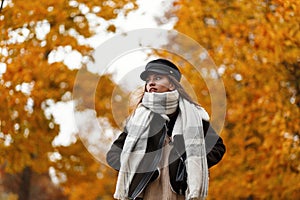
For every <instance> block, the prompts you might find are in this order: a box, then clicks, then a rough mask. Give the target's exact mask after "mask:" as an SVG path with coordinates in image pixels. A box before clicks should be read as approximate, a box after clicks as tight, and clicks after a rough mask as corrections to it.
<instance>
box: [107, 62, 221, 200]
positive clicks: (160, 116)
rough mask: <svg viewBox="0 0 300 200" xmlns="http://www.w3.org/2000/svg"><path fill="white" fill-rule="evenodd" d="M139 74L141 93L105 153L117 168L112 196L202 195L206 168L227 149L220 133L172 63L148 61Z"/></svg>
mask: <svg viewBox="0 0 300 200" xmlns="http://www.w3.org/2000/svg"><path fill="white" fill-rule="evenodd" d="M140 77H141V79H142V80H144V81H145V91H144V94H143V96H142V99H141V100H140V103H139V105H138V106H137V108H136V110H135V111H134V112H133V114H132V115H131V116H130V117H129V119H128V121H127V123H126V126H125V129H124V132H123V133H121V134H120V136H119V137H118V138H117V139H116V140H115V141H114V143H113V145H112V147H111V149H110V150H109V152H108V153H107V162H108V164H109V165H110V166H111V167H113V168H114V169H116V170H118V171H119V174H118V179H117V184H116V191H115V194H114V198H116V199H144V200H152V199H153V200H156V199H163V200H164V199H170V200H177V199H178V200H184V199H188V200H190V199H205V198H206V196H207V191H208V168H210V167H211V166H213V165H215V164H217V163H218V162H219V161H220V160H221V159H222V157H223V155H224V153H225V146H224V144H223V141H222V139H221V138H220V137H219V136H218V135H217V134H216V133H215V131H214V130H213V129H212V128H211V127H210V124H209V116H208V114H207V113H206V111H205V110H204V109H203V108H202V107H200V106H199V105H198V104H197V103H195V102H193V101H192V99H191V98H190V96H189V95H188V94H187V93H186V92H185V90H184V89H183V87H182V86H181V84H180V83H179V82H180V79H181V73H180V71H179V69H178V68H177V67H176V65H175V64H173V63H172V62H170V61H168V60H165V59H157V60H153V61H150V62H149V63H148V64H147V65H146V67H145V71H144V72H142V73H141V75H140Z"/></svg>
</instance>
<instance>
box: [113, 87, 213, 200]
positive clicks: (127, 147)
mask: <svg viewBox="0 0 300 200" xmlns="http://www.w3.org/2000/svg"><path fill="white" fill-rule="evenodd" d="M178 105H179V114H178V117H177V119H176V122H175V125H174V128H173V133H172V136H173V137H174V136H175V135H183V138H184V143H185V148H186V155H187V159H186V161H185V164H186V169H187V174H188V177H187V183H188V189H187V191H186V195H185V198H186V199H191V198H198V199H205V198H206V196H207V192H208V166H207V161H206V151H205V140H204V132H203V125H202V119H204V120H209V116H208V114H207V113H206V111H205V110H204V109H203V108H202V107H199V106H196V105H194V104H192V103H190V102H188V101H187V100H185V99H183V98H181V97H179V93H178V91H177V90H174V91H171V92H164V93H148V92H145V94H144V97H143V99H142V103H141V104H140V105H139V106H138V107H137V109H136V110H135V112H134V114H133V115H132V116H131V117H130V118H129V120H128V121H127V124H126V129H127V131H128V135H127V137H126V140H125V143H124V146H123V150H122V153H121V160H120V162H121V168H120V171H119V174H118V179H117V184H116V191H115V194H114V198H116V199H121V200H125V199H127V198H128V192H129V186H130V183H131V181H132V179H133V176H134V174H135V173H136V172H137V168H138V165H139V164H140V162H141V160H142V159H143V158H144V156H145V154H146V147H147V138H148V137H149V127H150V123H151V120H152V119H153V115H154V113H158V114H160V115H161V116H162V117H163V118H164V119H165V120H167V121H169V118H168V116H167V115H168V114H171V113H174V112H175V111H176V109H177V107H178ZM190 174H191V175H190Z"/></svg>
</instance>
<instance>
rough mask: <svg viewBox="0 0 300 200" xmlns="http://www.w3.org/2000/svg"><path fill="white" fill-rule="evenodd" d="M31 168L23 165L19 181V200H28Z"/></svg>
mask: <svg viewBox="0 0 300 200" xmlns="http://www.w3.org/2000/svg"><path fill="white" fill-rule="evenodd" d="M31 174H32V170H31V168H30V167H25V168H24V169H23V172H22V174H21V183H20V188H19V193H18V195H19V200H29V195H30V179H31Z"/></svg>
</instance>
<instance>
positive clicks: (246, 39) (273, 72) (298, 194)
mask: <svg viewBox="0 0 300 200" xmlns="http://www.w3.org/2000/svg"><path fill="white" fill-rule="evenodd" d="M174 8H176V9H175V12H174V14H175V15H177V16H178V22H177V24H176V25H175V29H176V30H178V31H179V32H181V33H184V34H186V35H188V36H190V37H191V38H193V39H194V40H196V41H197V42H198V43H199V44H201V45H202V46H203V47H204V48H205V49H207V50H208V52H209V54H210V56H211V57H212V58H213V60H214V61H215V63H216V65H217V67H218V69H217V72H218V75H219V76H220V77H221V78H222V80H223V81H224V84H225V87H226V93H227V113H226V124H225V127H224V129H223V131H222V134H221V135H222V137H223V138H224V141H225V143H226V146H227V148H228V151H227V153H226V155H225V158H224V160H223V161H222V162H221V163H220V164H219V165H218V166H217V167H215V168H213V170H212V173H211V179H210V180H211V181H210V182H211V184H210V194H209V199H299V198H300V183H299V180H300V165H299V160H300V145H299V136H300V132H299V130H300V110H299V107H300V87H299V86H300V70H299V69H300V68H299V67H300V57H299V55H300V43H299V42H300V26H299V21H300V2H299V1H298V0H268V1H263V0H262V1H245V0H230V1H228V0H189V1H186V0H179V1H176V2H175V3H174ZM192 56H199V55H192ZM185 73H186V74H187V76H188V77H190V75H191V77H192V76H193V74H192V73H189V72H188V71H186V72H185ZM198 85H199V84H198ZM195 87H196V88H197V87H198V88H199V87H200V88H201V87H203V86H201V84H200V86H197V85H195ZM197 91H201V90H197ZM197 95H198V96H201V94H200V93H199V94H197ZM208 97H209V95H208ZM206 98H207V97H206ZM202 102H203V103H204V107H209V104H206V103H208V102H209V101H207V100H204V101H202Z"/></svg>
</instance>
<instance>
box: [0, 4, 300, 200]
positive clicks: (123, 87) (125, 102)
mask: <svg viewBox="0 0 300 200" xmlns="http://www.w3.org/2000/svg"><path fill="white" fill-rule="evenodd" d="M0 4H1V8H2V10H1V11H0V32H1V33H0V113H1V114H0V200H17V199H19V200H54V199H62V200H82V199H84V200H110V199H113V198H112V195H113V192H114V189H115V188H114V187H115V182H116V176H117V174H116V172H115V171H114V170H112V169H111V168H109V167H108V166H107V165H106V164H105V161H104V160H105V155H104V152H105V150H106V148H107V146H109V145H110V144H111V142H112V140H113V139H114V138H115V137H116V136H117V135H118V134H119V133H120V132H121V131H122V122H123V120H124V119H125V118H126V116H128V113H129V112H130V109H131V106H132V105H134V103H135V102H130V100H129V99H132V97H135V95H136V93H137V91H138V89H139V87H140V86H141V87H142V85H143V83H142V82H138V80H137V81H131V80H130V77H127V76H126V74H127V73H129V72H132V71H134V70H137V71H134V72H135V73H136V74H138V73H139V71H138V70H139V69H142V68H140V67H141V66H143V65H144V64H145V63H146V62H147V61H148V60H149V59H152V58H155V57H159V56H163V57H165V58H168V59H171V60H173V61H174V62H175V63H176V64H178V65H179V66H180V69H181V71H182V73H183V75H184V76H185V77H187V79H188V81H189V86H190V87H191V88H192V90H193V92H194V94H195V95H194V97H195V98H196V99H197V100H198V102H199V103H200V104H201V105H202V106H203V107H204V108H206V109H207V111H208V112H209V113H210V114H212V113H211V112H212V110H211V107H212V100H211V93H212V92H215V93H218V91H217V92H216V91H210V90H209V88H208V87H207V85H206V83H207V82H205V81H204V80H203V79H206V78H211V79H214V80H221V81H222V82H223V84H224V87H225V90H226V96H225V97H224V96H222V95H220V97H219V98H220V102H223V101H224V98H225V100H226V110H225V115H224V117H225V119H224V125H223V126H222V127H221V128H220V130H219V131H218V133H219V135H220V136H221V137H222V138H223V140H224V143H225V145H226V147H227V152H226V154H225V156H224V158H223V160H222V161H221V162H220V163H219V164H218V165H216V166H214V167H213V168H212V169H211V170H210V171H211V172H210V174H211V176H210V189H209V196H208V199H210V200H213V199H241V200H255V199H287V200H289V199H300V182H299V180H300V162H299V160H300V145H299V135H300V110H299V107H300V23H299V22H300V1H298V0H254V1H246V0H177V1H176V0H157V1H146V0H118V1H117V0H31V1H22V0H0ZM145 28H159V29H163V30H174V31H177V32H179V33H182V34H185V35H186V36H188V37H189V38H190V39H191V40H193V41H196V42H197V43H198V44H199V45H201V46H202V47H203V48H204V49H205V50H206V51H207V53H208V55H209V57H210V58H211V59H212V60H213V61H214V66H215V67H214V68H202V69H201V74H200V75H199V73H197V71H195V68H194V67H193V66H191V64H189V63H188V61H186V60H184V59H183V58H182V57H180V56H178V55H174V54H171V53H168V52H167V51H160V50H156V49H152V50H149V49H146V50H145V49H143V50H140V51H138V52H134V53H132V52H128V53H127V54H126V55H122V56H120V57H119V58H116V59H115V60H114V62H113V64H112V66H111V67H110V68H109V70H106V71H105V73H99V71H97V70H95V68H94V67H92V66H94V65H95V60H96V59H100V60H101V59H105V56H106V55H105V54H104V55H99V54H97V58H95V50H96V49H97V48H98V47H99V46H100V47H101V45H102V44H103V43H105V41H107V40H109V39H110V38H113V37H115V36H116V35H122V34H123V35H126V33H127V31H131V30H135V29H145ZM157 39H158V40H160V39H161V38H159V37H158V38H157ZM173 39H174V38H171V37H170V38H168V37H167V38H164V48H165V49H168V48H171V46H172V45H173V44H174V40H173ZM118 45H119V46H122V45H124V44H123V43H120V44H118ZM186 45H188V44H186ZM177 48H181V47H177ZM184 48H186V49H189V46H185V47H184ZM110 51H113V48H112V49H110ZM186 54H187V55H188V56H190V57H191V59H192V58H193V57H195V56H196V57H197V56H200V57H201V58H203V54H200V55H195V51H193V49H192V47H191V48H190V51H188V52H186ZM101 56H102V57H101ZM204 56H205V55H204ZM98 67H101V66H98ZM79 72H80V73H81V74H84V76H78V73H79ZM124 77H125V78H124ZM81 78H82V79H81ZM76 82H79V83H80V84H76ZM95 82H97V83H99V84H98V85H97V86H94V85H91V84H93V83H95ZM132 83H134V84H132ZM87 88H92V89H93V88H94V90H93V91H91V90H89V89H87ZM137 88H138V89H137ZM74 91H76V92H77V94H78V93H79V94H80V96H76V95H74ZM78 91H79V92H78ZM212 120H214V117H212Z"/></svg>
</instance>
